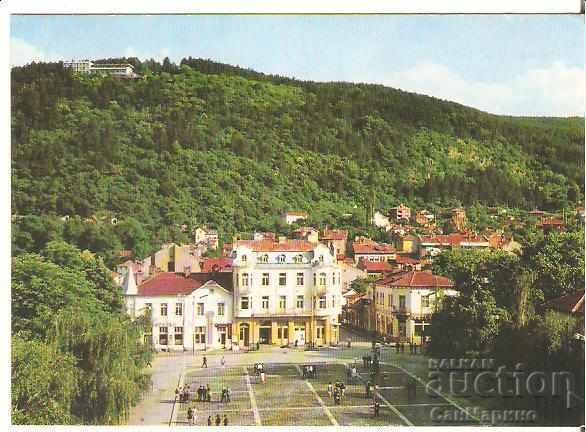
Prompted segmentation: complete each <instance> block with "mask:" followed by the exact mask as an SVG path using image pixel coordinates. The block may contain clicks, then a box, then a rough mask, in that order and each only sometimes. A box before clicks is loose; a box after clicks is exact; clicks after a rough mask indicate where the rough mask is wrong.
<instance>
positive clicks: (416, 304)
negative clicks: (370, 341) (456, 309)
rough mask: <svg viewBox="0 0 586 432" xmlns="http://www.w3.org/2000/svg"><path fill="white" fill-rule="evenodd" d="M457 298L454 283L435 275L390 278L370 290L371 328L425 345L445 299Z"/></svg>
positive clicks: (424, 273)
mask: <svg viewBox="0 0 586 432" xmlns="http://www.w3.org/2000/svg"><path fill="white" fill-rule="evenodd" d="M457 295H458V291H456V290H455V288H454V283H453V282H452V281H451V280H450V279H448V278H446V277H444V276H438V275H434V274H433V273H432V272H431V271H409V272H401V273H395V274H389V275H387V276H385V277H383V278H381V279H379V280H378V281H377V282H376V283H375V284H373V285H372V286H371V287H370V288H369V289H368V292H367V297H368V298H369V299H370V300H371V303H370V313H369V319H368V328H369V330H373V331H376V332H377V333H378V334H380V335H382V336H386V337H388V338H390V339H392V340H395V341H403V342H414V343H417V344H421V343H422V342H423V340H424V339H425V338H426V335H427V334H428V331H427V328H428V326H430V325H431V315H432V314H433V313H434V312H435V311H437V310H438V309H439V308H440V307H441V304H442V299H443V298H444V297H445V296H457Z"/></svg>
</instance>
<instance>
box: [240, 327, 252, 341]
mask: <svg viewBox="0 0 586 432" xmlns="http://www.w3.org/2000/svg"><path fill="white" fill-rule="evenodd" d="M239 336H240V341H241V342H242V343H243V344H244V346H248V345H249V344H250V327H249V325H248V324H240V335H239Z"/></svg>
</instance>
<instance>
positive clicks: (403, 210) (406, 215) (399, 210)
mask: <svg viewBox="0 0 586 432" xmlns="http://www.w3.org/2000/svg"><path fill="white" fill-rule="evenodd" d="M389 219H391V220H393V221H396V222H398V221H401V220H403V221H409V219H411V209H410V208H409V207H407V206H405V205H404V204H403V203H401V204H399V206H398V207H393V208H391V209H390V210H389Z"/></svg>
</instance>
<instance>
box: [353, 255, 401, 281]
mask: <svg viewBox="0 0 586 432" xmlns="http://www.w3.org/2000/svg"><path fill="white" fill-rule="evenodd" d="M358 268H359V269H361V270H364V271H365V272H366V274H367V275H368V276H374V277H382V276H383V275H384V274H386V273H391V272H393V271H394V270H395V269H396V267H395V266H394V265H392V264H391V263H390V262H388V261H367V260H364V259H362V260H360V261H359V262H358Z"/></svg>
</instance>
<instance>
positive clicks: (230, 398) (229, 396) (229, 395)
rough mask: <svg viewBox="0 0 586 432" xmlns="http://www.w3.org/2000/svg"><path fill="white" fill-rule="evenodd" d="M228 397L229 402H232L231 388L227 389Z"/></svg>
mask: <svg viewBox="0 0 586 432" xmlns="http://www.w3.org/2000/svg"><path fill="white" fill-rule="evenodd" d="M226 396H227V398H228V402H232V390H231V389H230V387H228V388H227V389H226Z"/></svg>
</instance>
